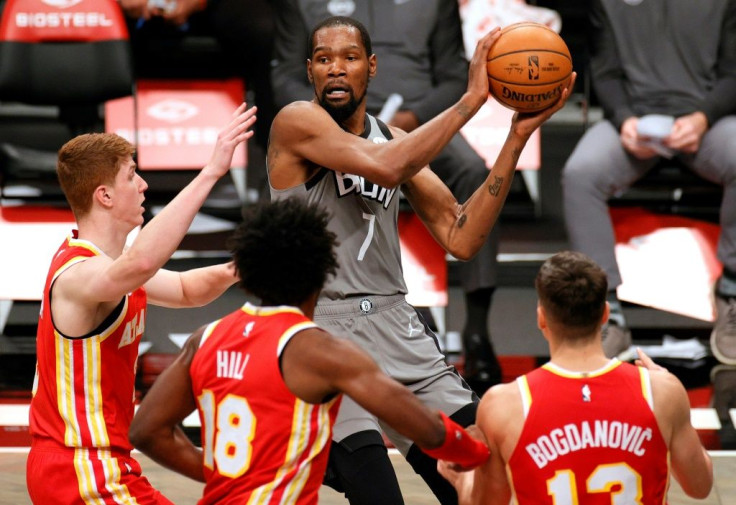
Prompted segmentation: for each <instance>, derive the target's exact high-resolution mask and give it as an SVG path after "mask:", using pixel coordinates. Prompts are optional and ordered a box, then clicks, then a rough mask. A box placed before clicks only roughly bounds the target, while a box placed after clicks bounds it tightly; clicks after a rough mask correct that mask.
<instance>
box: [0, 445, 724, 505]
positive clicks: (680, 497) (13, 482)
mask: <svg viewBox="0 0 736 505" xmlns="http://www.w3.org/2000/svg"><path fill="white" fill-rule="evenodd" d="M711 455H712V456H713V465H714V473H715V486H714V487H713V491H712V492H711V494H710V496H708V498H706V499H705V500H693V499H690V498H688V497H686V496H685V494H684V493H683V492H682V490H681V489H680V487H679V486H678V485H677V483H676V482H674V481H673V482H672V485H671V487H670V492H669V496H668V501H669V504H670V505H685V504H696V503H698V504H707V505H733V504H736V453H734V452H732V451H714V452H712V453H711ZM26 457H27V449H22V450H12V449H2V450H0V505H22V504H28V503H30V499H29V498H28V494H27V493H26V487H25V463H26ZM136 459H138V461H139V462H140V463H141V466H142V467H143V474H144V475H146V476H147V477H148V479H149V480H150V481H151V483H152V484H153V485H154V486H156V487H157V488H158V489H159V490H161V491H162V492H163V493H164V494H165V495H166V496H167V497H168V498H169V499H170V500H172V501H173V502H174V503H176V504H177V505H194V504H196V503H197V499H198V498H199V496H200V493H201V491H202V485H201V484H199V483H197V482H194V481H191V480H189V479H187V478H185V477H182V476H180V475H178V474H175V473H173V472H170V471H168V470H166V469H164V468H162V467H160V466H158V465H157V464H156V463H154V462H152V461H151V460H149V459H148V458H146V457H145V456H143V455H142V454H137V455H136ZM391 461H392V462H393V463H394V466H395V468H396V472H397V474H398V476H399V482H400V485H401V488H402V491H403V494H404V500H405V502H406V504H407V505H430V504H436V503H437V501H436V500H435V499H434V497H433V496H432V494H431V492H430V491H429V488H427V486H426V485H425V484H424V482H423V481H422V480H421V479H420V478H419V477H417V476H416V475H415V474H414V472H413V471H412V469H411V468H410V467H409V465H408V464H407V463H406V462H405V461H404V460H403V458H402V457H401V456H400V455H399V454H398V453H396V454H392V455H391ZM346 503H347V500H345V499H344V498H343V496H342V495H340V494H338V493H336V492H334V491H332V490H331V489H329V488H326V487H323V488H322V491H321V492H320V504H322V505H344V504H346ZM377 505H380V504H377Z"/></svg>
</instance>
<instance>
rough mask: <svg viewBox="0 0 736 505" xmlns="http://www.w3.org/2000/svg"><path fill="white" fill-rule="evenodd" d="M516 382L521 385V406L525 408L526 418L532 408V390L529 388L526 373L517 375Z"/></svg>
mask: <svg viewBox="0 0 736 505" xmlns="http://www.w3.org/2000/svg"><path fill="white" fill-rule="evenodd" d="M516 384H517V385H518V386H519V394H521V406H522V408H523V409H524V419H526V416H527V415H528V414H529V409H530V408H532V392H531V390H530V389H529V382H528V381H527V380H526V375H522V376H520V377H517V378H516Z"/></svg>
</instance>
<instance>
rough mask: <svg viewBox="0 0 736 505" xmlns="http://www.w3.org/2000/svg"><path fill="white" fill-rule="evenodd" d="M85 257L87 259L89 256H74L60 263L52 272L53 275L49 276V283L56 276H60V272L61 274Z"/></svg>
mask: <svg viewBox="0 0 736 505" xmlns="http://www.w3.org/2000/svg"><path fill="white" fill-rule="evenodd" d="M87 259H89V256H74V257H73V258H71V259H69V260H68V261H67V262H66V263H64V264H63V265H61V266H60V267H59V268H58V269H57V270H56V272H54V276H53V277H52V278H51V283H52V284H53V282H54V281H55V280H56V278H57V277H58V276H60V275H61V274H63V273H64V272H65V271H66V270H67V269H68V268H69V267H70V266H72V265H76V264H77V263H80V262H82V261H84V260H87Z"/></svg>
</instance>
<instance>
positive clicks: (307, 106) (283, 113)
mask: <svg viewBox="0 0 736 505" xmlns="http://www.w3.org/2000/svg"><path fill="white" fill-rule="evenodd" d="M304 114H307V115H312V114H319V115H324V114H327V111H325V110H324V109H323V108H322V107H321V106H320V105H319V104H317V103H315V102H311V101H307V100H297V101H295V102H291V103H290V104H289V105H286V106H284V107H283V108H282V109H281V110H280V111H279V112H278V114H276V118H275V119H274V120H283V119H291V118H295V117H297V118H301V117H303V115H304Z"/></svg>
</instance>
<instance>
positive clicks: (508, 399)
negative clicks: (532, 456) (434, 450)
mask: <svg viewBox="0 0 736 505" xmlns="http://www.w3.org/2000/svg"><path fill="white" fill-rule="evenodd" d="M518 403H520V400H519V398H518V393H517V391H516V387H515V385H514V384H507V385H501V386H496V387H493V388H491V389H489V390H488V391H487V392H486V394H485V395H483V398H482V399H481V401H480V404H479V405H478V414H477V421H476V423H477V424H476V428H475V429H477V430H478V431H479V432H480V435H479V437H477V438H483V439H485V440H486V443H487V444H488V448H489V449H490V452H491V457H490V458H489V459H488V461H486V462H485V463H483V464H482V465H480V466H479V467H477V468H475V469H474V470H473V471H463V469H459V468H458V467H457V465H455V464H452V463H450V462H448V461H444V460H441V461H438V463H437V470H438V471H439V473H440V474H441V475H442V476H443V477H444V478H445V479H447V480H448V481H449V482H450V483H451V484H452V485H453V487H454V488H455V489H456V490H457V494H458V503H459V505H508V503H509V500H510V499H511V487H510V486H509V483H508V480H507V474H506V461H505V459H504V456H505V455H506V454H505V452H504V451H509V450H510V449H509V447H511V448H513V446H515V445H516V444H515V442H512V441H511V440H509V439H508V437H513V436H516V438H517V439H518V435H516V434H509V433H507V431H508V428H509V426H518V425H519V423H520V422H521V421H520V420H519V419H516V418H515V416H516V412H515V410H514V406H515V405H516V404H518ZM504 445H508V447H505V446H504Z"/></svg>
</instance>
